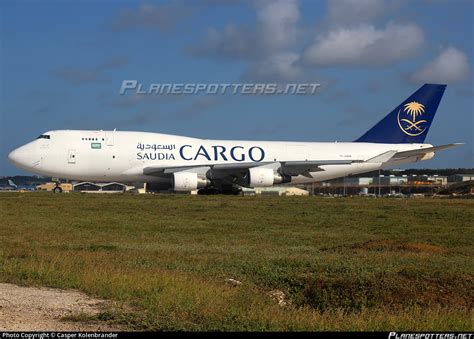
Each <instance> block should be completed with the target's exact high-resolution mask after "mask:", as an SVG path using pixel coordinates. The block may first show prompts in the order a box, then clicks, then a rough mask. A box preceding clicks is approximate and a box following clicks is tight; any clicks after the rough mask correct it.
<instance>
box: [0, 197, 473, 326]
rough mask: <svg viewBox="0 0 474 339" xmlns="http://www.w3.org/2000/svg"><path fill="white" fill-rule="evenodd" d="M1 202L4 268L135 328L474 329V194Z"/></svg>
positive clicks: (8, 277)
mask: <svg viewBox="0 0 474 339" xmlns="http://www.w3.org/2000/svg"><path fill="white" fill-rule="evenodd" d="M0 210H1V220H0V280H1V281H3V282H12V283H17V284H22V285H42V286H51V287H61V288H76V289H79V290H82V291H84V292H86V293H89V294H91V295H93V296H97V297H101V298H105V299H109V300H111V301H112V302H113V305H114V306H113V307H111V308H110V309H109V310H107V311H106V312H103V313H101V314H100V315H99V316H98V317H97V318H98V320H105V321H108V322H116V323H120V324H122V325H124V326H126V327H127V328H130V329H147V330H244V331H246V330H256V331H268V330H277V331H280V330H382V331H388V330H390V331H392V330H399V331H403V330H406V331H408V330H409V331H426V330H429V331H472V330H473V329H474V326H473V300H474V292H473V291H474V284H473V282H474V279H473V278H474V261H473V257H474V255H473V254H474V247H473V244H474V223H473V220H474V200H467V199H466V200H461V199H459V200H457V199H403V200H398V199H363V198H338V199H325V198H316V197H230V196H181V195H176V196H173V195H171V196H152V195H140V196H138V195H127V194H125V195H95V194H89V195H86V194H56V195H55V194H48V193H29V194H19V193H2V194H0ZM227 278H233V279H236V280H239V281H241V282H242V284H241V285H239V286H232V285H230V284H228V283H226V281H225V279H227ZM273 290H280V291H283V292H284V293H285V295H286V299H287V301H289V303H290V304H289V305H287V306H284V307H281V306H279V305H278V302H277V301H276V300H275V299H273V298H272V297H271V296H270V295H269V292H271V291H273Z"/></svg>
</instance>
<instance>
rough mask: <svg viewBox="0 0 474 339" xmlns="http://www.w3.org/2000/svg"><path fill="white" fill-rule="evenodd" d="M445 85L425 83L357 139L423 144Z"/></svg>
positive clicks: (358, 140)
mask: <svg viewBox="0 0 474 339" xmlns="http://www.w3.org/2000/svg"><path fill="white" fill-rule="evenodd" d="M445 89H446V85H436V84H424V85H423V86H421V87H420V89H418V90H417V91H416V92H415V93H413V94H412V95H411V96H410V97H408V98H407V99H406V100H405V101H403V102H402V103H401V104H400V105H398V106H397V107H396V108H395V109H394V110H393V111H392V112H390V113H389V114H388V115H387V116H386V117H385V118H383V119H382V120H380V121H379V122H378V123H377V124H376V125H375V126H374V127H372V128H371V129H370V130H368V131H367V132H366V133H365V134H364V135H363V136H361V137H360V138H359V139H357V140H355V141H356V142H375V143H387V144H403V143H423V142H424V141H425V138H426V135H427V134H428V130H429V129H430V126H431V123H432V122H433V119H434V116H435V114H436V110H437V109H438V106H439V102H440V101H441V97H442V96H443V93H444V90H445Z"/></svg>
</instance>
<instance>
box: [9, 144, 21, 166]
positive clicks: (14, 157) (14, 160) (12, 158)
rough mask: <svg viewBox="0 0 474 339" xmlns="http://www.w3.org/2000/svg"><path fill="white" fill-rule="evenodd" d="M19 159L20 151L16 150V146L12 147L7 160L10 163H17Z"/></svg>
mask: <svg viewBox="0 0 474 339" xmlns="http://www.w3.org/2000/svg"><path fill="white" fill-rule="evenodd" d="M19 159H20V152H18V148H17V149H14V150H13V151H11V152H10V154H8V160H10V161H11V162H12V163H14V164H15V163H17V162H18V160H19Z"/></svg>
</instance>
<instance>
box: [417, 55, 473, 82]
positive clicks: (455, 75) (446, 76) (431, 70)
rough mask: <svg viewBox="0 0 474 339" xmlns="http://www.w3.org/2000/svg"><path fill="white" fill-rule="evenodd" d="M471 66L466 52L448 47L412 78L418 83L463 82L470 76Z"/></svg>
mask: <svg viewBox="0 0 474 339" xmlns="http://www.w3.org/2000/svg"><path fill="white" fill-rule="evenodd" d="M470 68H471V67H470V65H469V61H468V59H467V56H466V54H464V53H463V52H461V51H460V50H458V49H456V48H454V47H448V48H446V49H445V50H444V51H442V52H441V53H440V54H439V55H438V57H437V58H436V59H434V60H433V61H431V62H429V63H428V64H426V65H425V66H423V67H422V68H421V69H420V70H418V71H417V72H415V73H414V74H413V75H412V76H411V78H410V80H411V81H413V82H416V83H420V82H421V83H425V82H437V83H455V82H461V81H463V80H466V79H467V78H468V77H469V73H470V71H471V70H470Z"/></svg>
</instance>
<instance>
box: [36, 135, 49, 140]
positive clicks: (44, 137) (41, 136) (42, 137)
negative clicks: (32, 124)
mask: <svg viewBox="0 0 474 339" xmlns="http://www.w3.org/2000/svg"><path fill="white" fill-rule="evenodd" d="M36 139H51V138H50V136H49V135H47V134H42V135H40V136H39V137H37V138H36Z"/></svg>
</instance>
